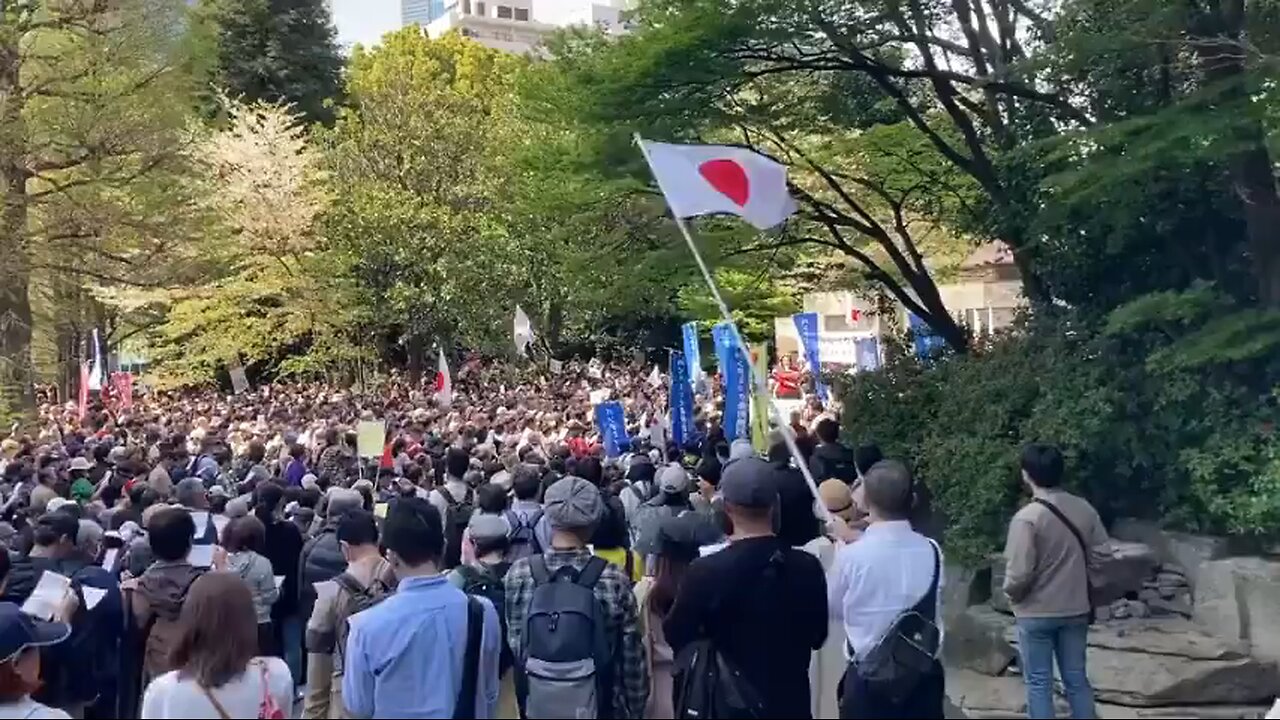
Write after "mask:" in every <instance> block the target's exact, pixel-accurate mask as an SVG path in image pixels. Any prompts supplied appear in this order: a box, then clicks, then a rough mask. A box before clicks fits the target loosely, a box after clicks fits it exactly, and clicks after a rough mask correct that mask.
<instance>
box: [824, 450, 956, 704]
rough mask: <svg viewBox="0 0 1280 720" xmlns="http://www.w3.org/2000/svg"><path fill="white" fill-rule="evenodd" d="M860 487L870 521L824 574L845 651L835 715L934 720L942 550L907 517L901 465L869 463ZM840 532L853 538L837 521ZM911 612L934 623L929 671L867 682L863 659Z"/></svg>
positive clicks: (907, 487)
mask: <svg viewBox="0 0 1280 720" xmlns="http://www.w3.org/2000/svg"><path fill="white" fill-rule="evenodd" d="M863 487H864V488H865V496H866V501H867V505H868V511H869V513H870V515H869V518H868V519H869V520H870V525H869V526H868V527H867V529H866V531H865V532H863V534H862V536H861V538H860V539H857V540H856V541H854V542H851V543H849V544H846V545H844V546H843V547H841V548H840V549H839V550H838V551H837V552H836V558H835V562H834V563H833V565H832V567H831V571H830V574H829V575H828V578H827V587H828V593H827V605H828V607H829V609H830V612H831V617H832V619H833V620H836V621H838V622H840V623H841V624H842V625H843V626H844V632H845V637H846V639H847V640H848V645H847V647H846V653H848V654H849V655H850V656H851V657H850V662H849V666H848V668H847V669H846V670H845V675H844V679H843V681H842V682H841V688H840V691H839V692H840V717H841V718H941V717H942V696H943V691H944V679H943V673H942V665H941V663H939V662H938V661H937V654H936V651H937V648H938V647H940V645H941V628H942V621H941V619H940V618H941V612H940V607H939V601H938V597H939V594H940V588H941V586H942V553H941V551H940V550H939V549H938V546H937V545H936V544H935V543H934V542H933V541H932V540H930V539H929V538H927V537H925V536H923V535H921V534H919V533H917V532H916V531H915V530H913V529H912V528H911V523H910V522H909V521H908V520H907V517H908V514H909V513H910V511H911V505H912V496H913V491H912V481H911V473H910V472H909V471H908V470H907V468H906V467H905V466H904V465H903V464H902V463H900V462H897V461H895V460H884V461H881V462H879V463H876V464H875V465H874V466H873V467H872V468H871V469H870V470H869V471H868V472H867V473H866V475H865V476H864V478H863ZM839 530H840V533H841V534H842V535H845V538H844V539H852V538H854V537H856V532H853V531H847V528H845V527H843V526H841V527H840V528H839ZM911 610H915V611H916V612H918V613H919V614H920V615H921V616H922V617H923V618H925V620H926V622H927V621H932V624H933V626H936V628H937V630H936V631H937V633H938V635H937V636H936V638H937V642H935V643H933V645H934V647H932V648H931V654H932V655H933V657H934V659H933V662H932V666H931V669H930V670H929V671H927V672H924V673H922V674H920V675H919V676H918V677H914V678H909V679H908V682H907V684H906V685H903V684H901V683H898V684H894V685H893V686H887V685H885V684H883V683H880V682H872V681H869V680H868V679H867V678H866V672H867V669H868V665H867V663H868V659H869V656H870V655H871V653H872V651H873V650H874V649H875V648H876V646H877V645H879V644H880V642H881V641H882V639H884V638H885V636H886V633H887V632H888V631H889V630H890V629H891V628H892V627H893V626H894V624H895V622H896V621H897V619H898V618H899V616H901V615H902V614H903V613H905V612H908V611H911ZM930 630H932V628H930ZM860 670H861V672H860Z"/></svg>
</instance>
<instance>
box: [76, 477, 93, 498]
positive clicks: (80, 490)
mask: <svg viewBox="0 0 1280 720" xmlns="http://www.w3.org/2000/svg"><path fill="white" fill-rule="evenodd" d="M91 497H93V483H91V482H89V480H88V479H87V478H77V479H76V481H75V482H73V483H71V498H72V499H73V500H88V499H89V498H91Z"/></svg>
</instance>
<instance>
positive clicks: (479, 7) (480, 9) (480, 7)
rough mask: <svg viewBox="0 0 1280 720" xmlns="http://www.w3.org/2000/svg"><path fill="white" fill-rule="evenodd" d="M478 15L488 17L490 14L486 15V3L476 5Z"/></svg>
mask: <svg viewBox="0 0 1280 720" xmlns="http://www.w3.org/2000/svg"><path fill="white" fill-rule="evenodd" d="M476 14H477V15H488V13H486V12H485V7H484V3H482V2H478V3H476Z"/></svg>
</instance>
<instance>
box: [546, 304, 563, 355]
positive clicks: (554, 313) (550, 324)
mask: <svg viewBox="0 0 1280 720" xmlns="http://www.w3.org/2000/svg"><path fill="white" fill-rule="evenodd" d="M562 332H564V303H563V302H561V301H559V300H552V301H551V305H550V307H549V308H547V332H546V341H547V350H548V351H549V352H552V353H554V352H555V351H556V350H557V349H558V348H559V347H560V334H561V333H562Z"/></svg>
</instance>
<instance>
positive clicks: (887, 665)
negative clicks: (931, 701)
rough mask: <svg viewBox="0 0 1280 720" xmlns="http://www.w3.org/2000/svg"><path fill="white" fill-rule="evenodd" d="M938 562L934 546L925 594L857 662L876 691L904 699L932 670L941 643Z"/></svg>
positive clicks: (939, 559)
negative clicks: (931, 573) (938, 617)
mask: <svg viewBox="0 0 1280 720" xmlns="http://www.w3.org/2000/svg"><path fill="white" fill-rule="evenodd" d="M932 544H933V543H932V542H930V545H932ZM941 562H942V558H941V556H940V555H939V553H938V548H937V546H936V545H935V546H934V547H933V581H932V582H931V583H930V584H929V589H928V591H926V592H925V594H924V597H922V598H920V600H919V602H917V603H916V604H915V605H914V606H913V607H912V608H911V609H910V610H907V611H905V612H903V613H901V614H899V615H898V617H897V618H895V619H894V621H893V624H892V625H890V626H889V629H888V630H887V631H886V632H885V634H884V635H882V636H881V637H880V640H879V642H877V643H876V644H875V646H874V647H872V648H871V650H870V652H868V653H867V654H866V656H864V657H863V658H862V659H861V660H859V661H857V665H858V675H859V676H861V677H862V679H863V680H864V681H865V682H866V683H867V684H869V685H871V686H873V687H875V688H876V689H877V691H879V692H882V693H884V694H886V695H889V696H891V697H895V698H905V697H907V696H908V695H910V694H911V693H912V692H914V691H915V690H916V688H917V687H918V686H919V684H920V681H921V680H922V679H924V678H925V677H926V676H928V675H930V674H932V673H933V672H934V667H935V665H936V663H937V658H938V648H939V646H940V645H941V642H940V641H941V633H940V632H939V631H938V626H937V624H936V623H935V617H936V615H937V608H938V568H939V565H941ZM852 655H853V653H850V656H852Z"/></svg>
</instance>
